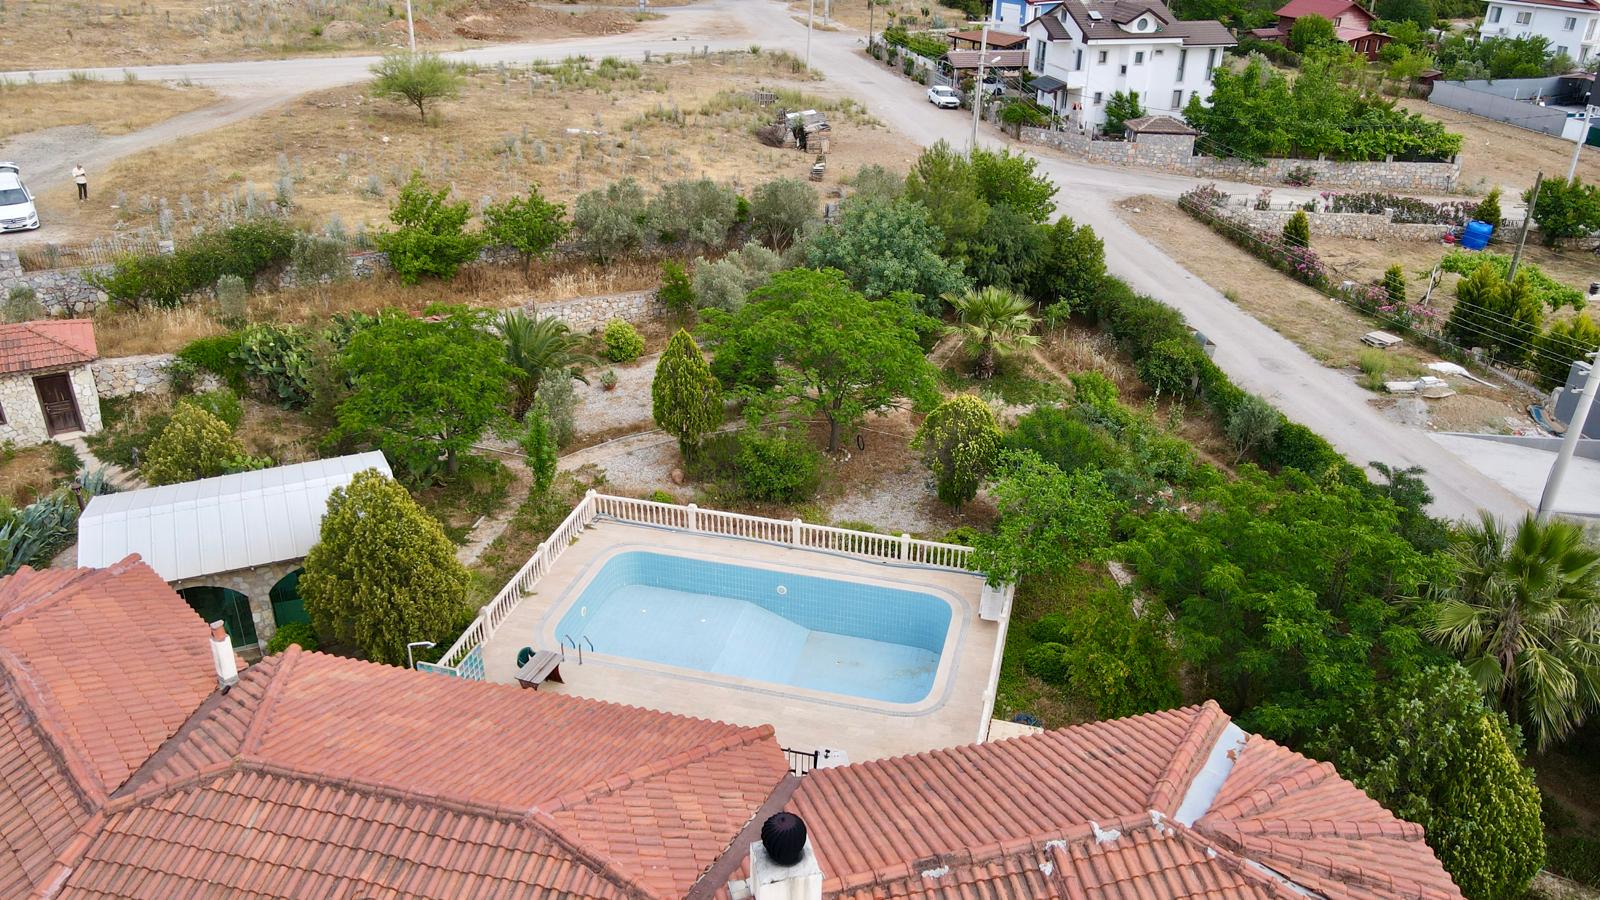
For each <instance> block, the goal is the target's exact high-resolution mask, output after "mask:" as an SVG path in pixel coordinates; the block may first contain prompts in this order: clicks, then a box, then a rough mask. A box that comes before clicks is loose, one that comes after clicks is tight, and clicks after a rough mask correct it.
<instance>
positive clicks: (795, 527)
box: [789, 519, 802, 547]
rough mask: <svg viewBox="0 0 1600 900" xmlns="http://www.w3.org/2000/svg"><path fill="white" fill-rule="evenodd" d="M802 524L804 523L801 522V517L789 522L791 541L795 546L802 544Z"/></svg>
mask: <svg viewBox="0 0 1600 900" xmlns="http://www.w3.org/2000/svg"><path fill="white" fill-rule="evenodd" d="M801 524H802V523H801V522H800V520H799V519H794V520H792V521H790V522H789V543H790V544H792V545H794V546H796V547H798V546H800V525H801Z"/></svg>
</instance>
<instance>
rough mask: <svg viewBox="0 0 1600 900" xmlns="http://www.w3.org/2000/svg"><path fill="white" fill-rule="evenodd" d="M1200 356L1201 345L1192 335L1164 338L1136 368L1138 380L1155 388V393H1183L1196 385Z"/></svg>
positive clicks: (1193, 388)
mask: <svg viewBox="0 0 1600 900" xmlns="http://www.w3.org/2000/svg"><path fill="white" fill-rule="evenodd" d="M1200 356H1202V354H1201V351H1200V346H1199V345H1198V344H1196V343H1195V341H1194V339H1193V338H1191V337H1181V338H1179V337H1173V338H1167V339H1165V340H1162V341H1159V342H1157V343H1156V344H1155V345H1154V346H1152V347H1151V348H1150V352H1149V353H1147V354H1145V356H1144V357H1143V358H1142V359H1140V360H1139V361H1138V363H1137V364H1136V366H1135V368H1137V369H1138V371H1139V378H1140V380H1142V381H1143V382H1144V383H1145V384H1148V385H1149V386H1150V387H1152V388H1154V389H1155V392H1156V395H1157V396H1160V395H1161V394H1168V395H1170V396H1173V397H1185V396H1189V395H1191V394H1193V393H1194V390H1195V388H1196V387H1197V386H1198V383H1199V377H1200V366H1199V362H1198V358H1199V357H1200Z"/></svg>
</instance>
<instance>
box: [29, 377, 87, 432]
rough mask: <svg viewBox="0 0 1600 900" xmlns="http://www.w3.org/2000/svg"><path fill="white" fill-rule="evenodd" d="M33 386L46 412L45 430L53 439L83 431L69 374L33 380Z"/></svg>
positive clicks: (41, 406) (81, 418) (81, 419)
mask: <svg viewBox="0 0 1600 900" xmlns="http://www.w3.org/2000/svg"><path fill="white" fill-rule="evenodd" d="M33 386H34V389H35V390H37V391H38V392H39V406H40V408H42V409H43V410H44V425H45V430H46V431H48V432H49V433H50V435H51V436H52V437H54V436H55V435H58V434H60V433H62V432H63V431H82V430H83V417H82V416H80V415H79V414H78V399H77V398H76V397H74V396H73V395H72V379H71V378H69V377H68V376H67V373H65V372H61V373H59V374H56V375H40V376H39V377H38V378H35V379H34V380H33Z"/></svg>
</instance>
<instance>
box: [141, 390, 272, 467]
mask: <svg viewBox="0 0 1600 900" xmlns="http://www.w3.org/2000/svg"><path fill="white" fill-rule="evenodd" d="M268 462H269V461H268V460H260V459H254V458H252V457H251V456H250V455H249V454H248V453H247V452H245V449H244V445H243V444H241V443H239V439H238V438H236V437H234V436H233V430H232V429H231V428H229V427H228V423H226V422H224V421H222V420H221V419H219V418H217V417H216V416H214V415H212V414H211V413H209V412H207V411H206V410H205V409H203V408H201V407H200V406H198V405H195V404H192V403H180V404H178V406H177V408H176V409H174V410H173V411H172V418H171V419H170V420H169V421H168V422H167V426H166V427H165V428H163V429H162V430H161V434H160V435H159V436H157V437H156V439H155V440H154V441H153V442H151V444H150V448H149V449H148V450H147V451H146V453H145V460H144V465H142V466H140V468H139V474H140V475H142V476H143V477H144V480H145V481H148V482H150V483H151V484H152V485H163V484H178V483H181V482H185V481H194V480H195V479H198V478H212V477H214V476H217V475H226V474H228V473H229V472H243V471H247V470H250V469H259V468H263V467H264V466H265V465H266V464H267V463H268Z"/></svg>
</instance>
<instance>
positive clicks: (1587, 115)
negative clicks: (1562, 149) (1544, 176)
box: [1567, 106, 1595, 181]
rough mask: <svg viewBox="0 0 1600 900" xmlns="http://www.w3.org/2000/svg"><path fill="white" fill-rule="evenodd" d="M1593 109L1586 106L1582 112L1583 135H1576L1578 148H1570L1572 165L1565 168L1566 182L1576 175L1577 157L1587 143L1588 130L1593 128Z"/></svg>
mask: <svg viewBox="0 0 1600 900" xmlns="http://www.w3.org/2000/svg"><path fill="white" fill-rule="evenodd" d="M1594 113H1595V107H1593V106H1588V107H1585V108H1584V110H1583V133H1582V134H1580V135H1578V146H1576V147H1573V148H1572V165H1570V166H1567V180H1568V181H1571V180H1572V179H1573V178H1575V177H1577V174H1578V155H1579V154H1581V153H1583V145H1584V144H1587V143H1589V129H1590V128H1593V127H1594Z"/></svg>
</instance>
